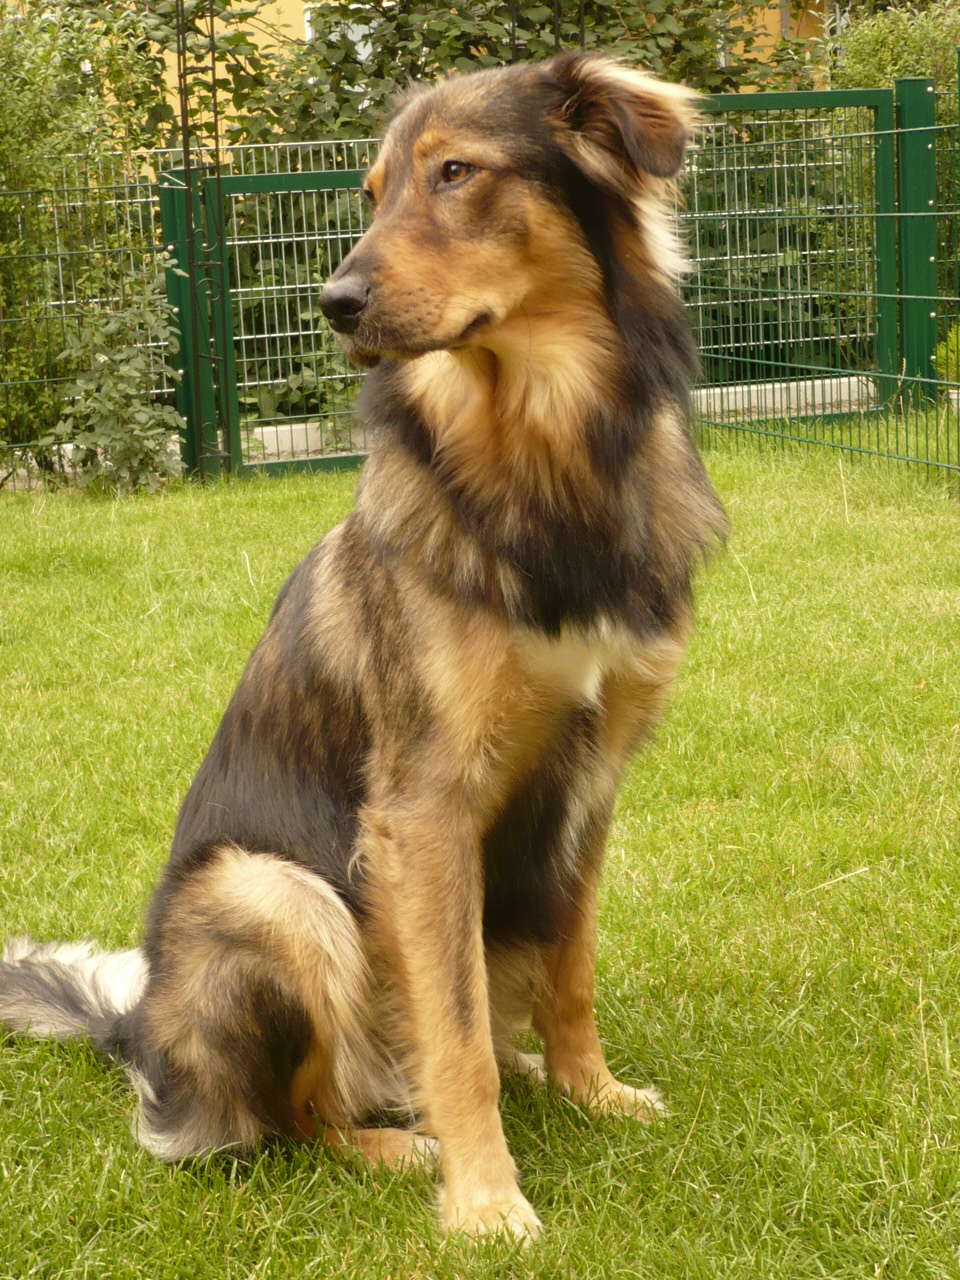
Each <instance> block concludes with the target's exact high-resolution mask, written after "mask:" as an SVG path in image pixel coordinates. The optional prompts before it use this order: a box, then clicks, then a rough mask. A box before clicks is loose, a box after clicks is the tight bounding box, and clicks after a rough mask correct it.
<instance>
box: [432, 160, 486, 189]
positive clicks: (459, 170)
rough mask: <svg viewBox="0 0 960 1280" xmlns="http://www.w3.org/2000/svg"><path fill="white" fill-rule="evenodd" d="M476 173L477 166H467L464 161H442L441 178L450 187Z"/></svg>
mask: <svg viewBox="0 0 960 1280" xmlns="http://www.w3.org/2000/svg"><path fill="white" fill-rule="evenodd" d="M476 171H477V166H476V165H475V164H467V162H466V161H465V160H444V162H443V169H442V171H441V176H442V179H443V181H444V182H446V183H447V184H448V185H450V186H452V185H453V184H454V183H457V182H463V180H464V178H469V177H470V175H471V173H476Z"/></svg>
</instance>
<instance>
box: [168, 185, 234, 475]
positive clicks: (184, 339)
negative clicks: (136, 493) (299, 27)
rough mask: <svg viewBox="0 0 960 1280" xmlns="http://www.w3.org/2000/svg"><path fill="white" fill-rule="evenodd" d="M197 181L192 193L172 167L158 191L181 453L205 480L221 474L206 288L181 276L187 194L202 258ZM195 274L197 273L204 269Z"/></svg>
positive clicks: (186, 242) (187, 254) (186, 259)
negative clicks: (172, 312)
mask: <svg viewBox="0 0 960 1280" xmlns="http://www.w3.org/2000/svg"><path fill="white" fill-rule="evenodd" d="M195 183H196V180H195V179H194V184H193V190H192V191H191V192H190V193H189V196H188V193H187V188H186V184H185V181H184V172H183V170H182V169H172V170H170V171H168V172H164V173H162V174H161V175H160V187H159V194H160V222H161V226H162V229H163V240H164V244H165V245H166V247H167V249H168V251H169V252H170V253H171V254H172V255H173V258H174V260H175V262H176V270H174V271H168V272H167V297H168V298H169V300H170V302H171V303H172V304H173V305H174V306H175V307H176V308H177V319H178V322H179V330H180V350H179V352H178V353H177V356H176V361H175V367H176V368H178V369H179V370H180V372H181V374H182V377H181V380H180V383H179V385H178V387H177V392H176V397H177V410H178V412H179V413H180V414H181V416H182V417H183V418H184V419H185V421H186V423H187V430H186V433H185V435H183V436H182V437H181V441H180V456H181V458H182V459H183V465H184V469H185V470H186V471H187V473H188V474H190V475H197V474H198V475H200V477H201V478H202V479H205V478H206V477H207V476H217V475H219V474H220V439H219V433H218V430H217V398H216V389H215V387H214V381H213V369H212V366H211V363H210V317H209V314H208V306H207V296H206V295H207V293H208V289H207V286H206V285H205V283H204V282H203V281H202V280H201V279H199V278H198V280H197V281H195V282H193V283H194V284H195V285H196V287H197V291H198V296H197V297H196V299H194V297H193V294H192V292H191V281H190V280H189V279H188V278H187V276H186V275H180V274H179V273H180V272H181V271H182V272H185V271H186V269H187V264H188V263H189V262H190V244H189V239H188V235H187V200H188V198H189V199H192V201H193V209H192V212H193V227H194V232H193V238H194V255H195V259H196V260H198V261H200V262H202V261H203V256H202V255H203V232H202V230H201V223H200V205H199V200H198V199H197V188H196V185H195ZM197 275H198V277H199V276H200V273H199V272H198V273H197Z"/></svg>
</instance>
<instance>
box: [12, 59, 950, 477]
mask: <svg viewBox="0 0 960 1280" xmlns="http://www.w3.org/2000/svg"><path fill="white" fill-rule="evenodd" d="M931 88H932V87H931V86H929V85H927V84H926V82H922V83H921V82H899V83H898V88H897V91H896V95H894V93H893V92H892V91H884V90H876V91H867V90H863V91H843V92H839V93H829V94H823V93H809V94H808V93H803V94H753V95H742V96H738V97H724V98H719V99H714V100H713V101H712V102H711V103H710V104H708V112H707V121H706V124H705V127H704V129H703V131H702V135H701V138H700V140H699V142H698V145H697V146H696V147H695V148H694V149H693V151H692V152H691V156H690V161H689V164H688V168H687V171H686V173H685V175H684V177H683V180H682V183H681V204H680V210H679V216H680V217H681V220H682V221H683V222H684V224H685V232H686V239H687V243H688V245H689V248H690V256H691V259H692V262H693V269H692V271H691V274H690V276H689V277H688V279H687V281H686V284H685V295H686V301H687V304H688V307H689V312H690V317H691V320H692V323H693V326H694V329H695V332H696V337H697V341H698V344H699V346H700V350H701V352H702V358H703V371H704V376H703V380H702V383H701V385H700V386H699V387H698V389H697V392H696V403H697V410H698V415H699V421H700V429H701V432H702V434H703V435H704V437H705V438H706V439H707V440H709V439H712V438H719V437H724V438H729V437H731V436H732V437H734V438H738V439H756V440H760V439H764V438H772V439H774V440H783V441H797V442H802V443H807V444H818V445H824V444H825V445H828V446H831V447H834V448H841V449H845V450H850V451H855V452H863V453H869V454H876V455H880V456H883V457H889V458H896V459H905V460H909V461H912V462H920V463H925V464H927V465H930V466H936V467H940V468H947V469H949V470H957V469H960V224H958V211H960V141H958V130H957V93H956V91H955V90H951V92H950V93H946V92H945V93H941V94H932V95H931ZM375 148H376V143H375V142H373V141H371V140H368V139H354V140H348V141H339V142H310V143H296V144H289V145H256V146H245V147H236V148H233V149H232V150H227V151H225V152H223V153H221V155H220V157H219V158H220V171H221V173H222V175H223V180H222V185H221V187H219V188H218V189H217V191H218V195H217V197H216V199H214V200H213V204H212V205H211V204H210V200H209V191H210V187H209V185H208V189H207V194H208V201H207V216H208V221H209V222H210V224H211V225H212V226H213V229H214V233H215V234H216V236H218V237H219V241H220V248H222V255H221V256H222V259H223V263H222V271H223V274H222V277H221V278H220V283H222V285H223V291H224V293H225V295H228V299H229V301H228V314H226V315H225V316H224V325H223V326H222V327H221V329H220V332H222V333H226V334H229V339H228V341H229V346H230V362H231V363H230V368H231V377H230V378H221V384H222V385H221V386H220V387H219V388H218V390H219V393H220V395H221V396H234V397H235V400H234V402H233V405H232V418H231V421H232V422H234V423H235V424H236V434H235V439H234V438H233V437H232V438H231V448H233V447H234V446H235V447H236V450H237V457H236V462H237V463H238V465H239V466H240V467H249V466H262V467H266V468H274V467H280V466H286V465H300V464H307V463H310V462H317V461H319V462H320V463H321V464H322V463H324V462H325V461H328V460H332V459H336V458H342V457H345V456H353V455H356V454H358V453H362V452H363V451H364V450H365V448H366V444H367V442H366V439H365V438H364V436H363V434H362V429H361V428H359V427H358V426H357V425H356V423H355V420H354V418H353V415H352V411H351V410H352V402H353V399H354V395H355V392H356V389H357V386H358V383H359V376H360V375H359V374H358V373H357V372H356V371H355V370H352V369H350V367H349V366H348V365H347V363H346V361H345V360H344V358H343V356H342V354H341V353H340V351H339V349H338V348H337V346H336V344H335V343H334V341H333V339H332V335H331V334H330V332H329V330H328V328H327V326H326V323H325V321H324V320H323V318H322V317H321V316H320V314H319V310H318V306H317V300H318V295H319V292H320V288H321V285H322V282H323V280H324V279H325V278H326V277H327V276H328V275H329V274H330V273H331V271H333V270H334V269H335V268H336V266H337V264H338V263H339V262H340V261H341V260H342V258H343V256H344V255H345V254H346V253H347V252H348V251H349V249H350V247H351V246H352V244H353V243H354V242H355V241H356V239H357V238H358V237H359V236H360V235H361V234H362V232H363V230H364V227H365V220H364V219H365V209H364V207H363V204H362V202H361V201H360V199H359V196H358V188H359V181H360V173H361V171H362V170H363V169H365V168H366V167H367V165H368V163H369V161H370V159H371V157H372V155H373V153H374V151H375ZM212 159H213V157H212V155H210V154H208V153H206V152H204V151H203V150H202V149H200V150H198V151H197V152H196V153H195V155H194V157H193V160H194V169H195V171H197V172H198V173H199V174H200V175H201V176H202V175H203V174H204V173H205V172H206V171H207V170H212V169H213V168H214V166H213V165H212V163H211V162H212ZM181 163H182V154H181V153H180V152H178V151H176V150H166V151H157V152H150V153H143V154H139V155H136V156H132V157H131V156H126V157H121V156H113V157H104V158H103V159H101V160H100V161H99V162H98V163H97V164H96V165H91V164H87V163H80V162H77V163H65V164H64V165H63V169H62V174H61V175H60V181H59V184H58V185H57V186H56V188H55V189H53V188H51V189H49V190H44V191H35V192H23V191H18V192H0V487H5V488H8V489H9V488H14V487H22V486H24V485H31V484H35V483H37V482H38V481H41V480H43V479H44V478H45V477H47V476H50V475H57V474H61V473H63V472H64V471H67V470H69V465H70V456H69V442H67V443H66V445H65V444H64V442H63V441H62V440H58V438H57V430H56V428H57V424H58V421H59V420H60V418H61V414H62V412H63V399H64V389H65V387H66V386H67V384H68V383H69V380H70V377H71V375H72V372H74V371H73V370H71V367H70V364H69V361H64V359H63V358H62V353H63V352H64V350H65V346H66V345H67V340H68V338H69V335H70V334H71V332H75V331H76V330H77V329H78V327H79V326H81V325H82V324H83V323H84V321H85V319H89V318H90V317H91V316H94V317H97V316H99V317H104V316H106V317H109V316H112V315H115V314H118V313H120V312H122V310H123V308H124V306H125V304H126V300H127V297H128V295H129V294H130V293H131V290H133V291H134V292H135V291H136V288H137V287H138V282H139V281H140V280H141V279H142V278H143V276H144V273H149V271H150V270H152V269H155V268H156V255H157V254H158V253H159V252H161V251H162V250H164V249H165V248H168V247H169V245H168V244H167V243H165V241H164V237H163V235H162V233H161V223H160V214H159V200H158V179H160V178H161V176H162V175H170V174H171V173H172V172H173V171H176V170H177V169H178V166H179V165H180V164H181ZM309 175H321V176H322V177H323V182H322V183H313V182H312V181H311V179H310V177H309ZM211 209H212V213H211ZM220 248H218V250H217V252H220ZM213 292H214V291H211V306H215V305H217V301H216V298H214V297H213V296H212V295H213ZM187 354H188V356H189V355H190V353H187ZM153 355H154V356H155V357H156V368H157V375H156V379H155V387H154V391H153V394H154V395H155V396H156V397H157V398H158V399H160V400H168V399H170V398H171V396H172V394H173V389H172V387H171V386H170V385H169V384H168V382H167V380H166V378H165V377H164V375H163V373H162V366H163V364H164V362H165V361H164V357H165V356H166V352H165V351H162V350H157V351H156V352H154V353H153Z"/></svg>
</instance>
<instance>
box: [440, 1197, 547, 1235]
mask: <svg viewBox="0 0 960 1280" xmlns="http://www.w3.org/2000/svg"><path fill="white" fill-rule="evenodd" d="M440 1215H441V1218H442V1220H443V1228H444V1230H445V1231H462V1232H464V1233H465V1234H466V1235H470V1236H485V1235H491V1234H493V1233H494V1232H503V1233H504V1234H505V1235H511V1236H513V1237H515V1238H516V1239H518V1240H522V1241H523V1242H524V1243H525V1244H527V1243H529V1242H530V1241H531V1240H535V1239H536V1238H537V1236H538V1235H539V1234H540V1219H539V1218H538V1217H537V1215H536V1214H535V1213H534V1211H533V1208H532V1206H531V1205H530V1203H529V1201H528V1200H526V1199H525V1198H524V1197H523V1196H522V1195H521V1194H520V1192H519V1190H516V1191H514V1192H513V1193H512V1194H510V1195H503V1196H489V1197H480V1198H477V1199H470V1200H466V1199H464V1198H463V1197H460V1198H457V1199H455V1198H454V1197H453V1196H450V1195H447V1194H446V1193H445V1192H443V1191H441V1193H440Z"/></svg>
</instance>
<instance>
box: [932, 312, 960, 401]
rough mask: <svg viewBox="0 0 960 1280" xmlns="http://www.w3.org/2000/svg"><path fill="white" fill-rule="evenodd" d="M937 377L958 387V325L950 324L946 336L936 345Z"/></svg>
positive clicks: (959, 378)
mask: <svg viewBox="0 0 960 1280" xmlns="http://www.w3.org/2000/svg"><path fill="white" fill-rule="evenodd" d="M936 367H937V377H938V378H939V379H940V381H941V382H948V383H950V384H951V385H952V386H953V387H960V325H956V324H952V325H951V326H950V328H949V330H948V332H947V336H946V337H945V338H944V339H943V341H942V342H938V343H937V354H936Z"/></svg>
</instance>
